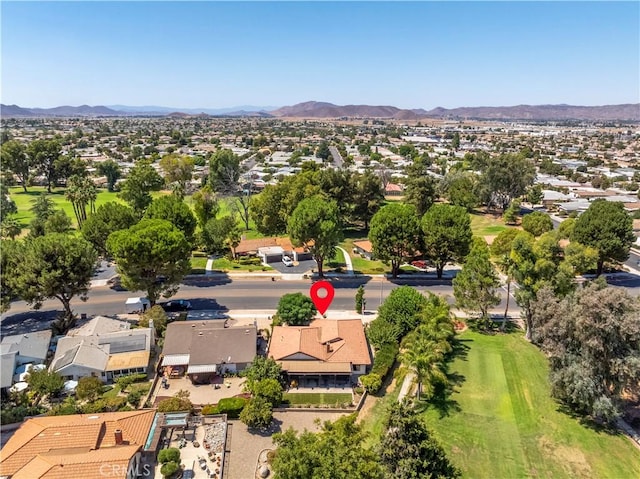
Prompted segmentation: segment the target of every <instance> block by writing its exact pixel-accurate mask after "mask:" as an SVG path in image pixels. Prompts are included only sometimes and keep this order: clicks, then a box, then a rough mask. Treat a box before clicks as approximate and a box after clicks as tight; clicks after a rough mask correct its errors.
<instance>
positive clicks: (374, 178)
mask: <svg viewBox="0 0 640 479" xmlns="http://www.w3.org/2000/svg"><path fill="white" fill-rule="evenodd" d="M351 188H352V204H353V211H352V213H351V214H352V216H353V219H355V220H357V221H362V222H363V223H364V228H365V229H369V221H371V218H373V215H375V214H376V213H377V212H378V210H380V208H381V207H382V205H383V204H384V189H383V187H382V181H381V180H380V177H379V176H378V175H376V174H375V173H374V172H372V171H370V170H366V171H365V172H364V173H362V174H355V175H353V176H352V177H351Z"/></svg>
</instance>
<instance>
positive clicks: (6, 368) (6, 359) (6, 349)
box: [0, 343, 18, 393]
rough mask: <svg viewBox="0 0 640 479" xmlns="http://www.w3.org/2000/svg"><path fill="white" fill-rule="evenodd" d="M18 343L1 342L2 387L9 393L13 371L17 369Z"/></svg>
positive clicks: (0, 379) (0, 372)
mask: <svg viewBox="0 0 640 479" xmlns="http://www.w3.org/2000/svg"><path fill="white" fill-rule="evenodd" d="M17 354H18V347H17V346H16V344H13V343H9V344H0V389H1V390H2V392H4V393H7V392H8V390H9V388H10V387H11V385H12V384H13V373H14V372H15V369H16V355H17Z"/></svg>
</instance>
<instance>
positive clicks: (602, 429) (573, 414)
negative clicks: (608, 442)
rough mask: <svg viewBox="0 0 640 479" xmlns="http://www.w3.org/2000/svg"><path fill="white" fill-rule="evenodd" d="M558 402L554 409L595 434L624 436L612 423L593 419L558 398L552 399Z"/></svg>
mask: <svg viewBox="0 0 640 479" xmlns="http://www.w3.org/2000/svg"><path fill="white" fill-rule="evenodd" d="M552 399H553V397H552ZM554 400H555V401H556V403H557V404H558V407H557V408H556V411H558V412H559V413H561V414H564V415H566V416H569V417H570V418H572V419H575V420H576V421H578V423H579V424H580V425H581V426H584V427H586V428H587V429H591V430H592V431H594V432H595V433H597V434H606V435H608V436H624V434H623V433H622V431H621V430H620V429H618V428H617V427H616V426H615V425H614V424H605V423H602V422H599V421H596V420H595V419H593V418H591V417H589V416H585V415H583V414H580V413H579V412H577V411H575V410H573V409H571V407H569V405H568V404H565V403H562V402H560V401H559V400H558V399H554Z"/></svg>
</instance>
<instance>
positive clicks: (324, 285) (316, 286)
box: [309, 281, 334, 314]
mask: <svg viewBox="0 0 640 479" xmlns="http://www.w3.org/2000/svg"><path fill="white" fill-rule="evenodd" d="M333 294H334V290H333V285H332V284H331V283H329V281H316V282H315V283H313V284H312V285H311V289H310V290H309V295H310V296H311V300H312V301H313V304H315V305H316V309H317V310H318V311H319V312H320V314H324V313H325V312H326V311H327V309H329V306H330V305H331V301H333Z"/></svg>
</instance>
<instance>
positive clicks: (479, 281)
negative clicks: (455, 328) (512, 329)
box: [453, 238, 500, 325]
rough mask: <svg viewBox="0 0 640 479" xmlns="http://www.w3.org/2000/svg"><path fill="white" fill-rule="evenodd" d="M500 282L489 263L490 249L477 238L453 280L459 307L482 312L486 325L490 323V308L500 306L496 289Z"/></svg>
mask: <svg viewBox="0 0 640 479" xmlns="http://www.w3.org/2000/svg"><path fill="white" fill-rule="evenodd" d="M499 285H500V281H499V280H498V277H497V276H496V273H495V271H494V270H493V265H492V264H491V261H489V248H488V246H487V243H486V242H485V240H484V239H482V238H476V239H475V240H474V242H473V246H472V247H471V252H470V253H469V255H468V256H467V259H466V262H465V264H464V266H463V267H462V271H460V272H459V273H458V274H457V275H456V277H455V278H454V279H453V295H454V297H455V298H456V304H457V305H458V307H460V308H461V309H463V310H465V311H469V312H476V311H479V312H480V318H481V320H482V321H483V322H485V324H487V325H488V323H489V322H490V318H489V308H491V307H492V306H497V305H498V304H500V296H499V295H498V293H497V291H496V289H497V288H498V286H499Z"/></svg>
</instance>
